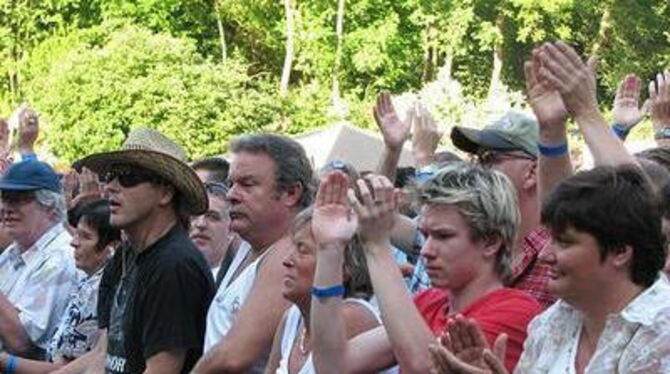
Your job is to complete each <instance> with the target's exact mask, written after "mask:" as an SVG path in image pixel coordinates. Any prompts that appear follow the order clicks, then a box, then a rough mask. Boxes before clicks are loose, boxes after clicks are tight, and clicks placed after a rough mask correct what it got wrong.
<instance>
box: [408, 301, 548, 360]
mask: <svg viewBox="0 0 670 374" xmlns="http://www.w3.org/2000/svg"><path fill="white" fill-rule="evenodd" d="M448 299H449V297H448V292H447V291H445V290H442V289H438V288H429V289H427V290H425V291H423V292H421V293H419V294H418V295H416V297H415V298H414V303H415V304H416V307H417V308H418V309H419V312H421V315H422V316H423V318H424V319H425V320H426V323H428V326H429V327H430V329H431V330H432V331H433V334H435V335H436V336H439V335H441V334H442V333H443V332H444V328H445V326H446V324H447V320H448V315H449V303H448ZM541 312H542V307H541V306H540V304H539V303H538V302H537V301H536V300H535V298H533V297H532V296H530V295H529V294H528V293H526V292H524V291H519V290H515V289H512V288H501V289H499V290H495V291H492V292H489V293H488V294H486V295H485V296H483V297H482V298H480V299H479V300H477V301H475V302H474V303H472V304H470V305H469V306H468V307H467V308H465V309H464V310H462V311H461V313H460V314H462V315H463V316H465V317H468V318H474V319H475V320H476V321H477V323H479V326H480V327H481V329H482V331H483V332H484V335H485V336H486V340H487V341H488V342H489V345H491V346H493V342H494V341H495V339H496V337H497V336H498V335H499V334H500V333H503V332H504V333H506V334H507V336H508V338H507V354H506V357H505V367H507V370H509V372H510V373H511V372H512V371H514V367H515V366H516V363H517V361H519V357H520V356H521V351H522V350H523V342H524V340H526V328H527V326H528V323H530V321H531V320H532V319H533V317H535V316H536V315H537V314H539V313H541Z"/></svg>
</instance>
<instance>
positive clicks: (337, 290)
mask: <svg viewBox="0 0 670 374" xmlns="http://www.w3.org/2000/svg"><path fill="white" fill-rule="evenodd" d="M312 296H314V297H316V298H317V299H326V298H329V297H338V296H344V286H343V285H341V284H338V285H337V286H330V287H312Z"/></svg>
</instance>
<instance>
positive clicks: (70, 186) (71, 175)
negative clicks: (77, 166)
mask: <svg viewBox="0 0 670 374" xmlns="http://www.w3.org/2000/svg"><path fill="white" fill-rule="evenodd" d="M61 183H62V184H63V196H64V197H65V203H66V204H67V207H68V208H71V207H73V206H75V205H76V203H77V201H78V200H77V197H78V196H74V194H75V192H76V191H77V188H78V187H79V186H78V174H77V172H76V171H75V170H70V171H69V172H67V173H66V174H65V175H63V179H62V180H61Z"/></svg>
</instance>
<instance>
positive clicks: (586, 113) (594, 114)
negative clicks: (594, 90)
mask: <svg viewBox="0 0 670 374" xmlns="http://www.w3.org/2000/svg"><path fill="white" fill-rule="evenodd" d="M573 119H574V120H575V122H576V123H577V125H579V126H584V125H587V126H588V125H592V124H595V123H600V122H602V123H603V124H604V125H607V122H605V119H604V118H603V116H602V113H600V110H598V108H597V107H592V106H587V107H584V108H583V109H580V110H579V111H576V112H575V113H574V115H573Z"/></svg>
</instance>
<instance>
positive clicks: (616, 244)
mask: <svg viewBox="0 0 670 374" xmlns="http://www.w3.org/2000/svg"><path fill="white" fill-rule="evenodd" d="M541 219H542V223H543V224H544V225H546V226H547V227H548V228H549V229H550V230H551V232H552V235H553V236H554V237H556V236H559V235H561V234H563V233H565V231H566V230H568V229H569V228H573V229H575V230H577V231H581V232H585V233H588V234H590V235H592V236H593V237H594V238H595V239H596V241H597V243H598V247H599V250H600V257H601V259H602V260H603V261H604V260H605V258H606V257H607V255H608V254H609V253H615V252H617V251H620V250H622V249H623V248H624V247H625V246H630V247H632V249H633V256H632V257H633V258H632V265H631V268H630V275H631V280H632V281H633V282H634V283H635V284H638V285H640V286H643V287H649V286H650V285H651V284H652V283H653V282H654V281H655V280H656V277H657V276H658V272H659V271H660V270H661V269H662V268H663V265H664V262H665V250H664V240H663V234H662V231H661V204H660V200H659V195H658V194H657V193H655V190H654V188H653V187H652V186H651V185H650V182H649V178H648V176H647V175H645V173H644V172H643V171H642V170H640V168H639V167H637V166H634V165H625V166H618V167H609V166H601V167H597V168H595V169H593V170H588V171H584V172H580V173H577V174H575V175H574V176H572V177H570V178H568V179H566V180H564V181H563V182H561V183H560V184H559V185H558V186H557V187H556V189H554V191H552V193H551V194H550V195H549V196H548V198H547V200H546V201H545V202H544V205H543V207H542V215H541Z"/></svg>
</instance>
